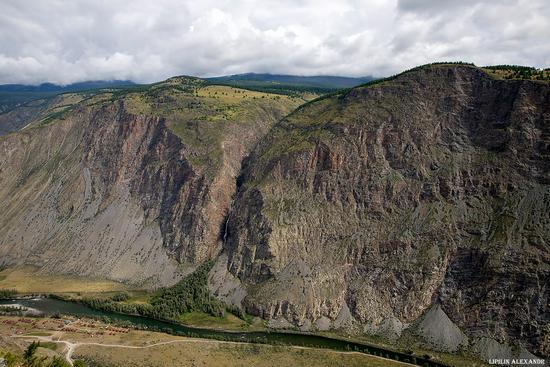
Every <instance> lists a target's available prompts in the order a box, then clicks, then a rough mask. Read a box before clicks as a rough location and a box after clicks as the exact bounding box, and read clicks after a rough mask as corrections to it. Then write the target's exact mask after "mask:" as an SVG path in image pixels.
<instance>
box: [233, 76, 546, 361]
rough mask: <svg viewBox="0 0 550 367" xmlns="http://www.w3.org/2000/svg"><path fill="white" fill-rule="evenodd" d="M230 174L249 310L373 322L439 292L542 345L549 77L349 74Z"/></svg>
mask: <svg viewBox="0 0 550 367" xmlns="http://www.w3.org/2000/svg"><path fill="white" fill-rule="evenodd" d="M238 182H239V185H240V188H239V191H238V194H237V197H236V200H235V203H234V205H233V207H232V209H231V213H230V219H229V223H228V237H227V240H226V243H225V247H226V251H227V252H228V254H229V263H228V267H229V270H230V271H231V273H233V274H234V275H235V276H237V277H238V278H240V279H241V280H242V281H243V282H244V284H245V285H247V288H248V290H249V296H248V297H247V298H246V299H245V300H244V303H245V305H246V307H247V308H248V310H249V311H250V312H253V313H255V314H257V315H260V316H263V317H266V318H276V319H280V317H284V318H286V319H287V320H288V321H290V322H292V323H294V324H296V325H298V326H301V325H304V324H305V323H306V320H308V321H310V322H316V321H317V320H321V319H323V320H325V321H326V319H327V318H328V319H330V320H332V322H334V321H336V320H337V319H338V317H339V315H341V314H342V311H345V310H346V309H347V308H349V310H350V314H351V316H352V317H353V319H354V320H355V321H358V322H361V323H363V324H367V325H370V324H372V325H377V324H381V323H382V321H383V320H385V319H387V318H396V319H398V320H399V321H400V322H402V323H410V322H413V321H414V320H416V319H418V318H419V317H420V316H421V315H422V314H423V312H424V311H425V310H426V309H428V308H429V307H430V306H431V305H432V304H433V303H434V302H435V301H437V302H440V303H441V307H442V309H443V311H444V312H445V313H446V314H447V315H448V316H449V317H450V319H451V320H452V322H454V323H455V324H456V325H458V326H459V327H460V328H461V329H462V330H464V331H466V332H467V333H468V334H469V335H474V336H476V337H480V336H489V337H491V338H494V339H496V340H498V341H499V342H516V341H521V342H522V343H525V344H526V345H528V346H529V348H530V349H531V350H537V348H539V346H540V343H541V341H542V337H543V335H542V334H543V328H544V325H545V324H547V323H548V321H549V314H550V313H549V310H548V298H549V291H548V286H547V284H549V283H550V278H549V270H550V266H549V260H550V259H549V247H548V246H549V243H548V239H549V238H550V217H549V216H548V212H549V210H550V186H549V185H550V86H549V85H548V84H547V83H546V84H545V83H538V82H529V81H502V80H494V79H492V78H490V77H488V76H487V75H486V74H484V73H483V72H482V71H481V70H479V69H477V68H474V67H467V66H433V67H425V68H422V69H420V70H416V71H412V72H409V73H404V74H402V75H400V76H399V77H397V78H395V79H394V80H391V81H387V82H384V83H381V84H378V85H374V86H370V87H359V88H354V89H353V90H351V91H350V92H348V93H346V94H345V95H340V96H334V97H330V98H325V99H322V100H320V101H317V102H314V103H311V104H309V105H306V106H304V107H303V108H301V109H299V110H298V111H297V112H295V113H293V114H291V115H290V116H289V117H287V118H286V119H285V120H283V121H282V122H281V123H279V124H277V125H276V126H275V127H274V128H273V129H272V130H271V132H270V133H269V134H268V136H267V137H266V138H265V139H264V140H263V141H262V143H261V144H260V145H259V146H258V147H257V149H255V150H254V151H253V153H252V154H251V157H250V158H249V159H248V160H247V161H246V162H245V165H244V169H243V172H242V174H241V177H240V178H239V180H238ZM325 323H326V322H325Z"/></svg>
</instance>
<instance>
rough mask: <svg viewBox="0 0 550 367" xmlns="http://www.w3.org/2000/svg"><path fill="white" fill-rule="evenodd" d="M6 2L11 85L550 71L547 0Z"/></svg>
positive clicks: (1, 30)
mask: <svg viewBox="0 0 550 367" xmlns="http://www.w3.org/2000/svg"><path fill="white" fill-rule="evenodd" d="M0 2H1V5H2V12H1V14H0V83H40V82H44V81H52V82H56V83H70V82H74V81H80V80H90V79H132V80H135V81H138V82H152V81H158V80H162V79H165V78H168V77H170V76H173V75H181V74H187V75H198V76H212V75H223V74H228V73H241V72H250V71H255V72H272V73H289V74H302V75H315V74H333V75H334V74H335V75H355V76H359V75H377V76H381V75H388V74H392V73H396V72H399V71H401V70H403V69H407V68H410V67H413V66H415V65H418V64H423V63H428V62H433V61H441V60H464V61H472V62H475V63H476V64H480V65H485V64H494V63H513V64H527V65H533V66H538V67H542V66H549V64H550V43H549V42H547V40H546V38H547V36H548V34H550V22H548V19H549V18H550V3H549V2H548V1H547V0H505V1H502V2H494V1H482V0H465V1H461V2H457V1H444V0H414V1H413V0H398V1H397V0H394V1H384V0H371V1H367V0H342V1H322V0H317V1H313V0H300V1H296V0H280V1H274V0H267V1H261V2H260V1H252V0H239V1H237V0H233V1H214V0H203V1H200V2H198V1H190V0H188V1H181V0H157V1H154V2H152V1H148V0H133V1H122V0H113V1H106V0H74V1H61V0H51V1H31V0H0Z"/></svg>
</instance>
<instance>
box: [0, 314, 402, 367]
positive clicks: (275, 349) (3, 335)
mask: <svg viewBox="0 0 550 367" xmlns="http://www.w3.org/2000/svg"><path fill="white" fill-rule="evenodd" d="M35 340H38V341H40V342H41V343H42V346H43V347H41V348H39V353H40V354H42V355H47V356H53V355H60V356H63V357H64V358H67V359H70V360H74V359H80V360H84V361H85V362H86V363H87V365H88V366H106V367H109V366H112V367H118V366H159V367H160V366H220V367H221V366H223V367H237V366H243V367H244V366H259V367H262V366H351V367H353V366H370V367H378V366H380V367H382V366H388V367H400V366H409V364H406V363H400V362H396V361H391V360H387V359H383V358H380V357H375V356H368V355H365V354H362V353H355V352H339V351H332V350H325V349H316V348H304V347H288V346H272V345H259V344H248V343H234V342H224V341H216V340H204V339H195V338H185V337H177V336H173V335H168V334H163V333H156V332H149V331H139V330H130V329H126V328H121V327H113V326H110V325H108V324H104V323H101V322H98V321H93V320H86V319H76V318H66V319H63V320H60V319H52V318H22V317H6V316H4V317H0V352H6V351H12V352H15V353H19V354H20V353H22V351H23V350H24V348H26V346H27V345H28V344H29V343H30V342H32V341H35Z"/></svg>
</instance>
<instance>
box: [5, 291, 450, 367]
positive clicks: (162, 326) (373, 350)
mask: <svg viewBox="0 0 550 367" xmlns="http://www.w3.org/2000/svg"><path fill="white" fill-rule="evenodd" d="M8 304H18V305H21V306H24V307H28V308H33V309H36V310H39V311H41V312H42V313H44V314H46V315H52V314H56V313H59V314H66V315H74V316H81V317H85V316H87V317H101V316H105V317H108V318H109V319H111V320H113V321H119V322H120V321H122V322H127V323H128V322H129V323H131V324H132V325H134V326H136V327H138V328H147V329H153V330H158V331H162V332H165V333H169V334H174V335H182V336H189V337H199V338H206V339H221V340H227V341H236V342H249V343H262V344H278V345H295V346H303V347H316V348H327V349H335V350H342V351H358V352H361V353H366V354H370V355H375V356H379V357H384V358H388V359H393V360H396V361H402V362H408V363H411V364H415V365H418V366H425V367H444V366H445V365H444V364H441V363H438V362H434V361H431V360H428V359H424V358H421V357H416V356H411V355H408V354H405V353H400V352H395V351H391V350H386V349H382V348H379V347H374V346H370V345H366V344H361V343H355V342H352V341H347V340H343V339H334V338H328V337H324V336H320V335H312V334H303V333H295V332H269V331H265V332H258V331H255V332H230V331H221V330H211V329H202V328H196V327H189V326H184V325H181V324H176V323H170V322H166V321H160V320H154V319H151V318H147V317H142V316H133V315H124V314H119V313H114V312H107V311H98V310H94V309H92V308H89V307H87V306H85V305H83V304H80V303H76V302H68V301H61V300H57V299H53V298H34V299H13V300H0V305H8Z"/></svg>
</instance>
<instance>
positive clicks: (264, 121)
mask: <svg viewBox="0 0 550 367" xmlns="http://www.w3.org/2000/svg"><path fill="white" fill-rule="evenodd" d="M117 93H118V94H112V93H101V94H98V95H93V96H91V97H89V98H81V100H80V101H77V103H75V104H74V105H71V106H70V108H64V109H63V110H61V111H58V110H53V111H49V112H51V113H50V114H47V113H46V114H45V115H44V114H41V115H40V119H35V120H32V119H31V121H30V124H29V125H28V127H27V128H26V129H24V130H22V131H20V132H17V133H12V134H8V135H5V136H3V137H0V152H1V153H0V202H1V203H2V211H1V212H0V265H18V264H30V265H35V266H37V267H39V268H40V269H41V270H42V271H47V272H62V273H69V274H78V275H84V276H91V277H102V278H110V279H115V280H120V281H127V282H131V283H136V284H142V285H145V286H151V287H158V286H162V285H169V284H173V283H174V282H176V281H177V279H179V278H180V277H181V276H182V274H185V273H186V272H189V271H190V270H192V269H193V268H194V267H195V266H196V264H200V263H201V262H203V261H204V260H206V259H209V258H211V257H213V256H215V255H216V254H217V252H218V251H219V249H220V243H219V241H218V239H219V232H220V228H221V227H222V226H223V224H224V222H223V221H224V218H225V213H226V211H227V208H228V206H229V204H230V202H231V195H232V194H233V192H234V190H235V177H236V175H237V173H238V169H239V168H240V162H241V160H242V157H243V156H244V155H246V154H247V153H248V152H249V151H250V149H251V148H252V146H253V144H255V142H256V141H257V140H258V139H260V138H261V137H262V136H263V135H264V134H265V133H266V132H267V130H268V129H269V127H270V126H271V125H272V124H273V123H275V122H276V121H277V120H279V119H280V118H281V117H282V116H284V115H285V114H287V113H288V112H290V111H291V110H292V109H293V108H294V107H296V106H297V105H298V104H300V103H302V102H303V101H301V100H299V99H296V98H288V97H282V96H277V95H270V94H265V93H258V92H250V91H244V90H238V89H234V88H230V87H217V86H208V85H206V84H205V83H204V82H203V81H201V80H199V79H192V78H173V79H170V80H168V81H166V82H164V83H160V84H157V85H154V86H151V87H148V88H146V89H144V90H134V91H126V92H123V93H121V92H117Z"/></svg>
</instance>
